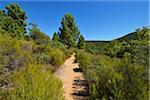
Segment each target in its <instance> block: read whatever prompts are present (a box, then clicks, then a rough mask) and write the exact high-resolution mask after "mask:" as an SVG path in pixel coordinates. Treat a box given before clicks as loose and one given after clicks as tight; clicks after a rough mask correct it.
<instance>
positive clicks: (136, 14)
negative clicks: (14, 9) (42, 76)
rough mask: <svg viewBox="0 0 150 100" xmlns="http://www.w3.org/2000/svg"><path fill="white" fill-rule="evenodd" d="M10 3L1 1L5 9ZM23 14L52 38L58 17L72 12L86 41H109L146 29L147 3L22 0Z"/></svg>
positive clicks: (59, 18) (58, 21)
mask: <svg viewBox="0 0 150 100" xmlns="http://www.w3.org/2000/svg"><path fill="white" fill-rule="evenodd" d="M9 3H10V2H6V1H5V2H4V1H3V2H2V1H0V8H1V9H4V7H5V5H6V4H9ZM17 3H18V4H20V5H21V7H22V8H23V9H24V10H25V11H26V13H27V16H28V19H27V22H33V23H35V24H37V25H38V27H39V28H40V29H41V31H43V32H45V33H46V34H48V35H49V36H50V37H52V35H53V33H54V32H55V31H58V29H59V27H60V21H61V18H62V17H63V15H64V14H65V13H71V14H72V15H73V16H74V18H75V22H76V23H77V25H78V27H79V30H80V32H81V33H82V34H83V36H84V37H85V39H86V40H112V39H115V38H118V37H120V36H124V35H125V34H127V33H129V32H133V31H134V30H135V29H136V28H139V27H142V26H148V25H149V23H148V17H149V15H148V9H149V2H148V0H147V1H146V0H144V1H142V0H141V1H135V0H134V1H92V0H91V1H73V0H72V1H71V0H70V2H69V1H25V2H17Z"/></svg>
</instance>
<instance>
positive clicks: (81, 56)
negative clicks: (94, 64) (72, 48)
mask: <svg viewBox="0 0 150 100" xmlns="http://www.w3.org/2000/svg"><path fill="white" fill-rule="evenodd" d="M76 57H77V59H76V61H77V62H78V63H80V65H81V66H82V67H86V66H87V65H89V64H90V63H91V54H90V53H88V52H84V51H83V50H78V51H77V54H76Z"/></svg>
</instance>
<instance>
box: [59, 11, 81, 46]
mask: <svg viewBox="0 0 150 100" xmlns="http://www.w3.org/2000/svg"><path fill="white" fill-rule="evenodd" d="M79 35H80V31H79V29H78V27H77V25H76V23H75V21H74V18H73V16H72V15H71V14H69V13H67V14H65V15H64V17H63V18H62V21H61V27H60V28H59V36H60V41H61V42H62V43H64V44H65V45H67V46H68V47H76V46H77V42H78V39H79Z"/></svg>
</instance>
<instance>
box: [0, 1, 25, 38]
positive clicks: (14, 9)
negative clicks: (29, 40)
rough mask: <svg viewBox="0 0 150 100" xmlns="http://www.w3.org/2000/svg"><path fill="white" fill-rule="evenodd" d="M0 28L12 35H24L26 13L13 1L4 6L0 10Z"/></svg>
mask: <svg viewBox="0 0 150 100" xmlns="http://www.w3.org/2000/svg"><path fill="white" fill-rule="evenodd" d="M0 15H1V16H0V29H1V30H3V32H4V31H5V32H8V33H9V34H10V35H11V36H13V37H24V35H25V33H26V32H27V31H26V26H27V23H26V22H25V20H26V19H27V16H26V13H25V12H24V11H23V10H22V8H21V7H20V6H19V5H18V4H15V3H11V4H10V5H8V6H6V11H5V10H0Z"/></svg>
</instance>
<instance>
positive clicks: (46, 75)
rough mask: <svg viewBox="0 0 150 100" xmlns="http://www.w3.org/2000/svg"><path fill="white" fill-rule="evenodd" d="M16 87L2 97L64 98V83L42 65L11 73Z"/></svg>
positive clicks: (59, 99)
mask: <svg viewBox="0 0 150 100" xmlns="http://www.w3.org/2000/svg"><path fill="white" fill-rule="evenodd" d="M11 80H12V83H13V85H14V87H11V88H9V91H7V95H6V96H5V95H3V96H2V98H5V99H8V100H9V99H12V100H16V99H17V100H31V99H32V100H47V99H50V100H63V99H64V98H63V90H62V83H61V82H60V81H59V80H58V79H57V78H56V77H55V76H54V75H53V74H52V73H51V71H50V70H48V69H46V68H45V67H41V66H40V65H36V64H35V65H34V64H32V65H29V66H28V67H26V68H24V69H22V70H20V71H17V72H14V73H13V74H12V75H11Z"/></svg>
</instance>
